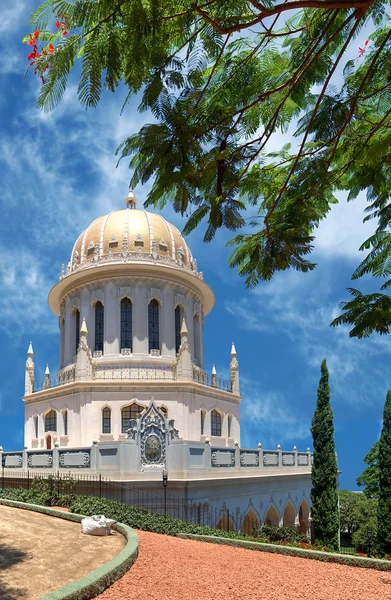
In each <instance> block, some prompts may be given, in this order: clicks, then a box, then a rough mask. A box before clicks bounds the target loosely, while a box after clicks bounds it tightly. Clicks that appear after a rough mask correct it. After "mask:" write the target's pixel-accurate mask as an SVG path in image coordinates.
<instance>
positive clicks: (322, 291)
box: [225, 265, 389, 407]
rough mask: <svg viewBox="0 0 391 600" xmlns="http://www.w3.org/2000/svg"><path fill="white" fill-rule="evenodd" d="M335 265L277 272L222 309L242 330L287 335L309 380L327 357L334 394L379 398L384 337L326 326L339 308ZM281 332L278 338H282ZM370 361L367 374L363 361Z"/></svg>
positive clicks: (355, 399) (363, 401)
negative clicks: (304, 271)
mask: <svg viewBox="0 0 391 600" xmlns="http://www.w3.org/2000/svg"><path fill="white" fill-rule="evenodd" d="M334 269H335V265H329V266H326V265H324V266H323V268H322V269H319V270H318V271H315V272H313V273H310V274H306V275H303V274H299V273H296V272H293V271H292V272H288V273H282V274H280V275H278V276H276V278H275V279H274V280H273V281H272V282H270V283H268V284H263V285H261V286H260V287H259V288H257V289H256V290H255V291H254V292H251V293H250V294H249V295H248V297H247V298H243V299H241V300H240V301H239V302H238V301H235V302H231V301H227V302H226V304H225V307H226V309H227V310H228V311H229V312H230V313H231V314H233V315H235V316H237V317H238V318H239V320H240V322H241V325H242V327H243V328H244V329H247V330H250V331H263V332H268V333H270V332H273V333H275V334H276V335H279V336H283V337H284V336H286V338H287V339H288V340H289V343H292V344H293V347H294V349H295V351H296V352H297V353H298V354H299V356H300V358H301V360H302V361H304V364H306V365H307V367H308V369H307V372H305V373H303V379H304V378H305V379H308V382H307V383H308V385H312V384H315V382H316V380H317V379H318V378H319V371H318V369H319V365H320V363H321V361H322V359H323V358H327V363H328V367H329V371H330V376H331V381H332V388H333V397H334V399H336V400H337V401H338V402H342V403H348V404H351V405H352V406H355V407H357V406H363V405H370V404H371V403H373V399H374V397H375V398H378V400H379V403H382V402H383V401H384V391H385V390H386V389H387V374H386V373H384V370H383V368H381V366H379V367H377V366H376V365H377V364H379V365H380V360H379V359H382V358H383V359H385V358H386V357H387V355H388V353H389V342H388V340H385V339H379V338H377V337H376V336H375V337H373V339H372V338H369V339H366V340H358V339H356V338H350V337H349V335H348V331H349V330H348V328H347V327H337V328H331V327H330V326H329V324H330V322H331V321H332V319H333V317H334V316H335V314H336V313H337V314H339V313H340V311H339V309H338V308H337V307H336V303H335V301H334V297H335V290H334V289H333V279H332V277H333V273H334ZM283 337H282V339H283ZM368 360H371V361H372V362H371V364H372V365H373V367H372V370H371V377H368V374H367V373H366V372H365V365H366V364H367V363H368Z"/></svg>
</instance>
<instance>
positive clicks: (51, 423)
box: [45, 410, 57, 431]
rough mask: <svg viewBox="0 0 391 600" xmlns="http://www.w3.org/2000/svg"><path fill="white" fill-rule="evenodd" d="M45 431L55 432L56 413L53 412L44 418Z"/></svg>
mask: <svg viewBox="0 0 391 600" xmlns="http://www.w3.org/2000/svg"><path fill="white" fill-rule="evenodd" d="M45 431H57V413H56V412H55V411H54V410H50V411H49V412H48V414H47V415H46V416H45Z"/></svg>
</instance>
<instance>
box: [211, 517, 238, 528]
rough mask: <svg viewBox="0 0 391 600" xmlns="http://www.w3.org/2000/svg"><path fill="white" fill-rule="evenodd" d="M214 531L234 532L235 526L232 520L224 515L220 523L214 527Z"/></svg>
mask: <svg viewBox="0 0 391 600" xmlns="http://www.w3.org/2000/svg"><path fill="white" fill-rule="evenodd" d="M216 529H223V530H224V531H236V525H235V522H234V520H233V519H232V518H231V517H229V518H228V515H227V514H225V515H223V516H222V517H221V519H220V521H219V522H218V523H217V525H216Z"/></svg>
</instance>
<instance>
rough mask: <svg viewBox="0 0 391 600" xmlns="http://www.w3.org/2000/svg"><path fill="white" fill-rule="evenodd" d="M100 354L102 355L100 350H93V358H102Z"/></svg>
mask: <svg viewBox="0 0 391 600" xmlns="http://www.w3.org/2000/svg"><path fill="white" fill-rule="evenodd" d="M102 356H103V352H102V350H95V352H94V358H102Z"/></svg>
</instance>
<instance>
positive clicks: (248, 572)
mask: <svg viewBox="0 0 391 600" xmlns="http://www.w3.org/2000/svg"><path fill="white" fill-rule="evenodd" d="M138 534H139V538H140V548H139V549H140V553H139V557H138V559H137V561H136V563H135V564H134V565H133V567H132V568H131V569H130V571H128V573H127V574H126V575H125V576H124V577H123V578H122V579H120V580H118V581H117V582H115V583H114V584H113V585H112V586H111V587H110V588H109V589H108V590H106V591H105V592H103V594H101V595H100V596H98V598H99V600H131V599H132V600H134V599H137V600H257V599H260V598H262V599H265V600H266V599H267V600H391V572H388V573H382V572H380V571H375V570H372V569H360V568H357V567H346V566H343V565H337V564H332V563H322V562H319V561H316V560H306V559H303V558H293V557H290V556H282V555H277V554H274V555H273V554H267V553H265V552H255V551H253V550H242V549H239V548H232V547H228V546H218V545H215V544H206V543H203V542H195V541H192V540H181V539H178V538H174V537H169V536H163V535H158V534H155V533H146V532H143V531H140V532H138Z"/></svg>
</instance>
